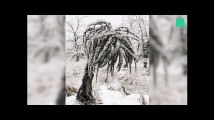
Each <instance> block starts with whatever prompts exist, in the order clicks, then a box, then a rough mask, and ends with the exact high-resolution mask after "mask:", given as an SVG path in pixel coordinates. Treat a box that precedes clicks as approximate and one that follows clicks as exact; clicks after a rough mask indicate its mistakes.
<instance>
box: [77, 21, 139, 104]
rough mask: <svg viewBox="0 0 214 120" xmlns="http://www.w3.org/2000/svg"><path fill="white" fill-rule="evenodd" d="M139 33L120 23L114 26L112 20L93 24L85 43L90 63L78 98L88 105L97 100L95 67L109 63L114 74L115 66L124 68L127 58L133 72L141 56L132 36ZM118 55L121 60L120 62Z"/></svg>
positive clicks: (85, 37) (108, 70)
mask: <svg viewBox="0 0 214 120" xmlns="http://www.w3.org/2000/svg"><path fill="white" fill-rule="evenodd" d="M132 39H134V40H137V41H138V39H139V38H138V37H137V36H136V35H134V34H133V33H132V32H130V31H129V29H128V28H127V27H119V28H117V29H115V30H112V26H111V24H110V23H108V22H105V21H97V22H95V23H92V24H90V25H89V26H88V27H87V29H86V30H85V32H84V35H83V43H84V47H85V53H86V55H87V59H88V61H87V64H86V67H85V73H84V76H83V79H82V84H81V87H80V88H79V90H78V93H77V98H76V99H77V100H78V101H80V102H81V103H83V104H85V105H88V104H93V103H95V100H94V98H93V95H92V80H93V77H94V73H95V70H96V71H97V73H98V71H99V68H102V67H104V66H107V75H108V72H111V75H113V74H114V69H115V68H117V70H118V71H120V69H121V66H122V64H123V61H125V62H126V64H127V65H128V67H129V69H130V72H131V64H132V63H133V62H135V67H136V62H137V58H136V55H135V52H134V50H133V48H132V42H131V40H132ZM117 59H118V60H119V62H118V64H116V61H117Z"/></svg>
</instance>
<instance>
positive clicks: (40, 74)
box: [27, 60, 64, 105]
mask: <svg viewBox="0 0 214 120" xmlns="http://www.w3.org/2000/svg"><path fill="white" fill-rule="evenodd" d="M63 69H64V62H63V61H58V60H56V61H54V60H53V61H50V62H49V63H46V64H35V63H30V62H29V63H28V76H27V77H28V82H27V104H28V105H56V99H57V97H58V94H59V91H60V89H61V87H62V86H63V85H62V83H63V82H62V75H63Z"/></svg>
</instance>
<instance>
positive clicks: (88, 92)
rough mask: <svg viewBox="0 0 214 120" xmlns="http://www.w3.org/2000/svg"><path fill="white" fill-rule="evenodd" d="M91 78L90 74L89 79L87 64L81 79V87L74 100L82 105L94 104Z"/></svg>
mask: <svg viewBox="0 0 214 120" xmlns="http://www.w3.org/2000/svg"><path fill="white" fill-rule="evenodd" d="M93 76H94V74H92V77H89V75H88V64H87V65H86V68H85V74H84V76H83V79H82V85H81V87H80V88H79V90H78V93H77V98H76V99H77V100H78V101H79V102H81V103H83V104H84V105H90V104H94V103H95V100H94V97H93V95H92V80H93Z"/></svg>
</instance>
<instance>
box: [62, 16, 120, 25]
mask: <svg viewBox="0 0 214 120" xmlns="http://www.w3.org/2000/svg"><path fill="white" fill-rule="evenodd" d="M75 16H77V17H78V18H81V17H83V16H87V17H86V18H84V19H83V21H84V24H86V25H88V24H91V23H93V22H95V21H97V20H104V21H107V22H110V23H111V25H112V27H113V28H116V27H118V26H120V25H121V24H122V17H123V15H75ZM75 16H74V15H67V16H66V20H71V19H73V18H75Z"/></svg>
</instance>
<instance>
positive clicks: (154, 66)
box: [153, 63, 157, 87]
mask: <svg viewBox="0 0 214 120" xmlns="http://www.w3.org/2000/svg"><path fill="white" fill-rule="evenodd" d="M156 70H157V64H156V63H154V65H153V80H154V87H156V86H157V71H156Z"/></svg>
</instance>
